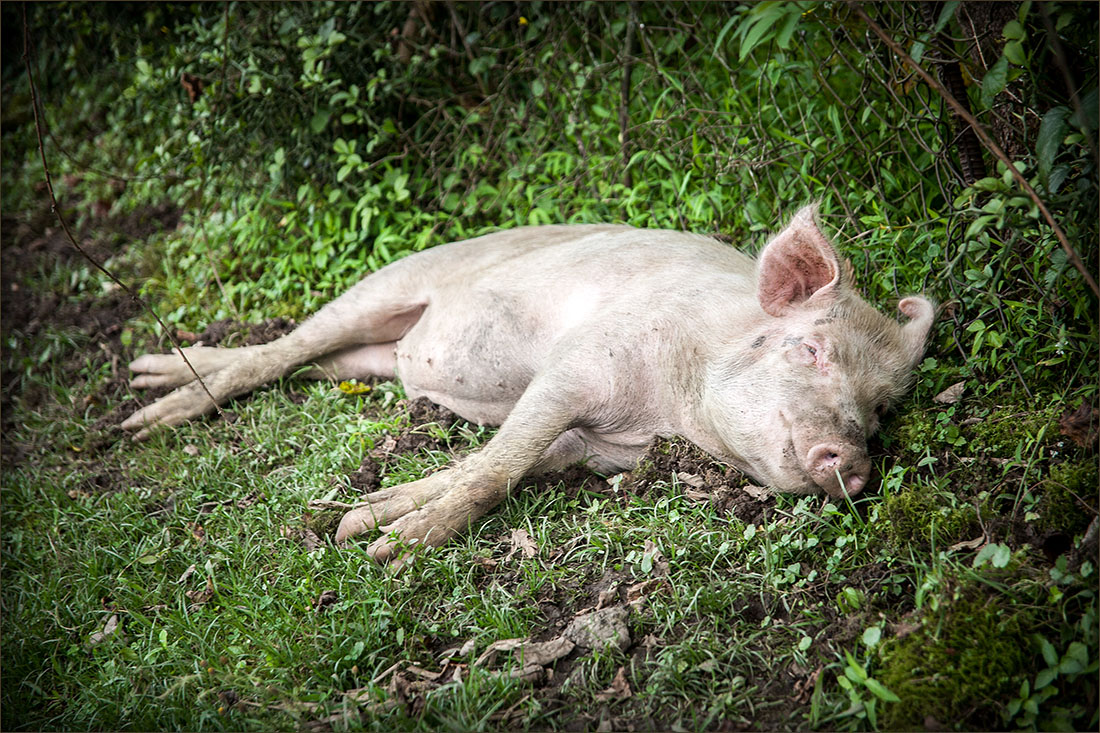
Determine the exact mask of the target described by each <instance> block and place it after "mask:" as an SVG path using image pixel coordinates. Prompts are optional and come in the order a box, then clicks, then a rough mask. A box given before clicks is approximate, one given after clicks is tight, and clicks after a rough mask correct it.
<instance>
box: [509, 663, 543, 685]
mask: <svg viewBox="0 0 1100 733" xmlns="http://www.w3.org/2000/svg"><path fill="white" fill-rule="evenodd" d="M545 674H546V670H545V669H543V668H542V666H540V665H538V664H525V665H523V666H522V667H520V668H519V669H513V670H511V671H510V672H508V675H507V676H508V677H510V678H512V679H514V680H522V681H524V682H538V681H539V680H541V679H542V677H543V675H545Z"/></svg>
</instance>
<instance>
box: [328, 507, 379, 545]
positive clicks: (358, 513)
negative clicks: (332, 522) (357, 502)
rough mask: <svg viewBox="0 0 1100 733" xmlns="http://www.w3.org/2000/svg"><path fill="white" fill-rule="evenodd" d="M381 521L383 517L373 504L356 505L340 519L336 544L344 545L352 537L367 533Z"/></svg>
mask: <svg viewBox="0 0 1100 733" xmlns="http://www.w3.org/2000/svg"><path fill="white" fill-rule="evenodd" d="M380 523H381V518H380V517H379V514H378V512H377V510H375V508H374V505H373V504H365V505H363V506H359V507H356V508H355V509H352V510H351V511H349V512H348V513H347V514H345V515H344V516H343V518H342V519H341V520H340V526H339V527H337V528H336V544H338V545H344V544H346V543H347V541H348V540H349V539H351V538H352V537H358V536H359V535H361V534H366V533H367V532H370V531H371V530H372V529H375V528H376V527H378V525H379V524H380Z"/></svg>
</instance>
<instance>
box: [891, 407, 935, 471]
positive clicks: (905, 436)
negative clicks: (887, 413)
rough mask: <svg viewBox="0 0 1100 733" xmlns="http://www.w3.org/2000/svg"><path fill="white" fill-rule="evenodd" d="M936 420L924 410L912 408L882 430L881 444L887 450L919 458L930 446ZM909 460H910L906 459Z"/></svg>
mask: <svg viewBox="0 0 1100 733" xmlns="http://www.w3.org/2000/svg"><path fill="white" fill-rule="evenodd" d="M935 431H936V422H935V420H933V418H932V416H931V415H930V414H929V413H928V412H926V411H924V410H912V411H910V412H907V413H905V414H904V415H898V416H897V417H896V418H895V419H894V420H893V421H892V422H891V423H890V424H889V426H888V428H887V429H886V430H885V431H884V432H883V436H882V437H883V444H884V445H885V446H886V447H887V449H888V450H896V451H897V452H898V453H899V454H901V455H903V456H908V457H914V456H915V457H916V458H917V459H919V458H920V457H922V456H923V455H924V451H925V449H926V448H927V447H929V446H930V444H931V442H932V436H933V435H935ZM907 462H911V461H907Z"/></svg>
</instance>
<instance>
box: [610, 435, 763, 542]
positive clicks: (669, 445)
mask: <svg viewBox="0 0 1100 733" xmlns="http://www.w3.org/2000/svg"><path fill="white" fill-rule="evenodd" d="M671 476H676V477H677V479H678V481H679V483H680V485H681V488H682V491H683V492H684V495H685V496H686V497H687V498H689V499H691V500H693V501H708V502H711V503H712V504H713V505H714V507H715V509H717V510H718V511H719V512H721V513H723V514H728V515H732V516H734V517H737V518H738V519H740V520H741V521H742V522H745V523H747V524H760V523H761V522H764V521H765V520H766V518H767V514H768V512H770V511H771V510H772V509H774V508H775V497H774V496H773V495H772V494H771V493H770V492H768V491H767V490H765V489H763V488H761V487H759V486H755V485H753V483H752V482H751V481H750V480H749V478H748V477H747V476H745V474H743V473H741V472H740V471H738V470H737V469H736V468H732V467H730V466H726V465H724V464H722V463H720V462H719V461H717V460H715V459H714V458H713V457H712V456H711V455H710V454H708V453H706V452H705V451H703V450H701V449H700V448H697V447H696V446H695V445H693V444H691V443H689V442H688V441H686V440H683V439H681V438H674V439H672V440H665V439H658V440H655V441H653V443H652V444H651V445H650V446H649V448H648V449H647V450H646V454H645V457H643V458H642V459H641V460H640V461H639V462H638V467H637V468H636V469H634V470H633V471H630V472H629V473H627V474H625V476H624V478H623V481H622V483H621V484H620V487H621V488H623V489H624V490H626V491H628V492H633V493H636V494H639V495H642V496H644V495H646V494H648V492H649V491H650V490H651V488H652V486H653V484H654V482H663V483H667V482H668V481H669V479H670V477H671Z"/></svg>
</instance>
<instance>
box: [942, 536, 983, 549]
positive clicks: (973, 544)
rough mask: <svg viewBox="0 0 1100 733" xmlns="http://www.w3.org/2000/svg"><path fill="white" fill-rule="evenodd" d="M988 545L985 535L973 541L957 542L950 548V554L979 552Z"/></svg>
mask: <svg viewBox="0 0 1100 733" xmlns="http://www.w3.org/2000/svg"><path fill="white" fill-rule="evenodd" d="M985 544H986V541H985V535H984V534H983V535H981V536H980V537H975V538H974V539H972V540H963V541H962V542H956V543H955V544H953V545H951V546H950V547H948V548H947V549H948V551H949V552H957V551H958V550H977V549H980V548H982V547H984V546H985Z"/></svg>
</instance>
